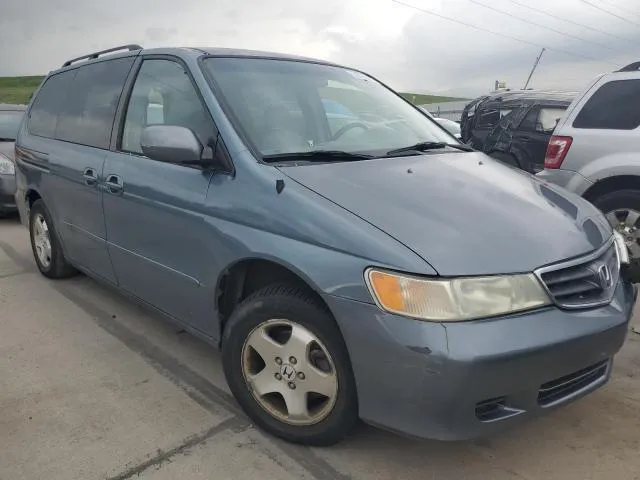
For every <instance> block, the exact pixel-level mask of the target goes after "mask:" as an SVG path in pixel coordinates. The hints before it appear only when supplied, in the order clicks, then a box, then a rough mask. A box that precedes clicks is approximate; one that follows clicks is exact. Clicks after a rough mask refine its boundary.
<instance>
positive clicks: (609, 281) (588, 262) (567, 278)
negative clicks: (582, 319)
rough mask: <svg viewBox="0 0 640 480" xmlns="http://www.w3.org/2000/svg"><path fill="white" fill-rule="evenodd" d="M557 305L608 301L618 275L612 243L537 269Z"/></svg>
mask: <svg viewBox="0 0 640 480" xmlns="http://www.w3.org/2000/svg"><path fill="white" fill-rule="evenodd" d="M536 273H537V274H538V276H539V278H540V279H541V280H542V282H543V283H544V285H545V287H546V288H547V291H548V292H549V295H551V298H552V299H553V301H554V302H555V303H556V305H558V306H559V307H563V308H588V307H594V306H598V305H603V304H606V303H609V302H610V301H611V299H612V297H613V293H614V291H615V289H616V285H617V283H618V278H619V276H620V262H619V261H618V255H617V253H616V249H615V245H614V244H608V246H607V247H605V248H604V250H600V251H598V252H596V253H595V254H592V255H589V256H588V257H584V258H581V259H577V260H572V261H570V262H564V263H562V264H559V265H552V266H550V267H545V268H542V269H540V270H538V272H536Z"/></svg>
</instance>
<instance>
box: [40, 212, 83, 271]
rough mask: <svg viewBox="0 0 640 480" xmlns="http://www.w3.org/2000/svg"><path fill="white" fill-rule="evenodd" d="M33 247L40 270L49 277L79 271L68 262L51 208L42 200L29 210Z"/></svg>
mask: <svg viewBox="0 0 640 480" xmlns="http://www.w3.org/2000/svg"><path fill="white" fill-rule="evenodd" d="M29 233H30V237H31V249H32V250H33V257H34V258H35V260H36V265H37V266H38V270H40V273H42V274H43V275H44V276H45V277H48V278H66V277H70V276H73V275H75V274H76V273H77V271H76V270H75V269H74V268H73V267H72V266H71V265H69V263H67V261H66V259H65V258H64V254H63V253H62V248H61V246H60V241H59V239H58V235H57V233H56V231H55V228H54V226H53V222H52V221H51V215H50V214H49V210H48V209H47V207H46V206H45V204H44V202H43V201H42V200H36V201H35V202H34V203H33V205H32V206H31V209H30V212H29Z"/></svg>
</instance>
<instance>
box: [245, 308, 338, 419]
mask: <svg viewBox="0 0 640 480" xmlns="http://www.w3.org/2000/svg"><path fill="white" fill-rule="evenodd" d="M242 372H243V375H244V379H245V381H246V383H247V385H248V386H249V389H250V390H251V393H252V395H253V397H254V398H255V400H256V401H257V402H258V404H259V405H260V406H261V407H262V408H263V409H265V410H266V411H267V412H269V413H270V414H271V415H272V416H273V417H275V418H276V419H278V420H281V421H282V422H285V423H288V424H291V425H299V426H307V425H313V424H316V423H318V422H320V421H322V420H323V419H324V418H326V417H327V416H328V415H329V414H330V413H331V410H332V409H333V407H334V405H335V402H336V398H337V396H338V378H337V375H336V369H335V366H334V363H333V359H332V358H331V355H330V354H329V352H328V350H327V348H326V347H325V346H324V345H323V343H322V341H321V340H320V339H319V338H318V337H317V336H316V335H315V334H314V333H312V332H311V331H310V330H308V329H307V328H305V327H303V326H302V325H300V324H298V323H296V322H293V321H290V320H284V319H273V320H268V321H266V322H264V323H261V324H260V325H258V326H257V327H255V328H254V329H253V330H252V331H251V332H250V333H249V335H248V336H247V338H246V340H245V343H244V346H243V348H242Z"/></svg>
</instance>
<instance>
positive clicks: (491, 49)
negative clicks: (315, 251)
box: [0, 0, 640, 94]
mask: <svg viewBox="0 0 640 480" xmlns="http://www.w3.org/2000/svg"><path fill="white" fill-rule="evenodd" d="M403 1H405V2H406V3H410V4H411V5H414V6H415V7H418V8H420V9H423V10H427V11H429V12H434V13H436V14H439V15H443V16H446V17H450V18H453V19H456V20H459V21H460V22H463V23H467V24H471V25H475V26H479V27H481V28H484V29H487V30H492V31H495V32H498V33H500V34H502V35H503V36H498V35H493V34H491V33H488V32H486V31H479V30H477V29H473V28H470V27H467V26H463V25H460V24H458V23H455V22H452V21H449V20H445V19H443V18H439V17H437V16H434V15H431V14H427V13H423V12H419V11H417V10H415V9H412V8H407V7H405V6H402V5H399V4H397V3H394V2H393V1H391V0H324V1H323V2H317V1H311V0H297V1H294V0H270V1H269V2H264V1H257V0H181V1H180V2H179V3H176V2H175V1H174V0H136V1H130V0H111V1H110V2H86V1H84V0H57V1H52V0H22V1H21V2H12V3H9V4H8V5H3V12H2V16H0V76H8V75H35V74H43V73H46V72H48V71H50V70H52V69H55V68H57V67H58V66H59V65H61V64H62V63H63V62H64V61H65V60H67V59H69V58H72V57H75V56H78V55H81V54H83V53H86V52H90V51H94V50H98V49H103V48H109V47H112V46H114V45H118V44H125V43H141V44H143V45H144V46H148V47H156V46H164V45H168V46H214V47H215V46H220V47H235V48H252V49H260V50H274V51H280V52H289V53H295V54H302V55H306V56H312V57H318V58H323V59H328V60H332V61H334V62H337V63H343V64H346V65H350V66H355V67H358V68H361V69H363V70H365V71H367V72H370V73H372V74H374V75H376V76H377V77H378V78H380V79H381V80H382V81H384V82H385V83H387V84H389V85H391V86H392V87H394V88H396V89H399V90H412V91H419V92H445V93H451V94H455V93H456V92H464V93H467V94H475V93H482V92H485V91H487V90H489V89H490V88H492V86H493V82H494V81H495V80H504V81H506V82H507V84H508V85H509V86H511V87H514V88H518V87H521V86H522V84H524V81H525V80H526V77H527V75H528V74H529V70H530V69H531V66H532V64H533V61H534V59H535V57H536V55H538V53H539V50H540V48H539V47H538V45H539V46H545V47H547V48H548V50H547V51H546V52H545V53H544V55H543V57H542V61H541V62H540V66H539V67H538V70H537V71H536V73H535V75H534V78H533V81H532V86H533V87H536V88H559V89H579V88H582V86H584V85H585V84H586V83H587V82H588V81H589V80H590V79H591V78H593V77H594V76H595V75H597V74H598V73H601V72H605V71H611V70H613V69H615V68H616V66H622V65H624V64H626V63H630V62H632V61H637V60H639V58H638V57H637V56H636V55H638V54H637V52H638V51H640V50H639V49H638V47H639V46H640V29H638V28H637V26H634V25H633V24H632V22H633V21H635V20H637V22H638V24H639V25H638V26H640V5H639V4H637V2H636V0H612V2H611V3H615V4H617V5H618V6H620V7H621V8H623V9H626V10H630V11H634V12H635V11H637V12H638V15H639V16H637V17H632V16H630V15H629V16H627V17H628V18H629V20H628V21H626V22H625V21H623V20H621V19H619V18H615V17H613V16H610V15H607V14H605V13H603V12H602V11H598V10H596V9H594V8H592V7H589V6H588V5H587V4H585V3H583V2H581V1H580V0H563V1H562V2H559V1H557V0H537V1H536V2H535V3H529V0H516V1H519V2H520V3H525V4H528V5H531V6H532V7H533V8H535V9H538V10H542V11H544V12H547V13H549V14H552V15H555V16H557V17H558V19H554V18H550V17H549V16H547V15H543V14H539V13H536V12H533V11H531V10H527V9H523V8H522V7H520V6H518V5H516V4H515V3H514V2H513V1H512V0H493V1H491V0H403ZM474 2H475V3H474ZM478 3H483V4H485V5H488V6H490V7H491V8H494V9H498V10H503V11H505V12H507V13H509V14H511V15H516V16H520V17H522V18H524V19H526V20H528V21H530V22H536V23H538V24H540V25H542V26H548V27H550V28H553V29H555V30H557V32H562V33H566V34H567V35H563V34H562V33H557V32H553V31H550V30H548V29H545V28H542V27H539V26H534V25H531V24H530V23H527V22H525V21H520V20H517V19H515V18H511V17H509V16H508V15H504V14H500V13H497V12H495V11H491V10H490V9H488V8H486V7H483V6H482V5H479V4H478ZM606 8H609V9H611V10H612V11H614V12H616V13H618V14H621V13H622V14H623V15H622V16H625V15H624V12H623V11H620V10H615V9H614V7H612V6H607V7H606ZM561 19H568V20H571V21H572V22H577V23H581V24H584V25H588V26H590V27H592V29H586V28H582V27H579V26H577V25H572V24H570V23H567V22H563V21H562V20H561ZM633 19H635V20H633ZM594 29H597V30H602V31H604V32H608V33H609V35H607V34H602V33H599V32H597V31H595V30H594ZM507 37H515V38H517V39H520V40H521V41H518V40H514V39H511V38H507Z"/></svg>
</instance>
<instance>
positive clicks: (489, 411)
mask: <svg viewBox="0 0 640 480" xmlns="http://www.w3.org/2000/svg"><path fill="white" fill-rule="evenodd" d="M506 405H507V399H506V397H498V398H490V399H488V400H483V401H482V402H478V403H476V417H477V418H478V420H481V421H483V422H490V421H492V420H497V419H499V418H502V417H503V416H504V411H505V407H506Z"/></svg>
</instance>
